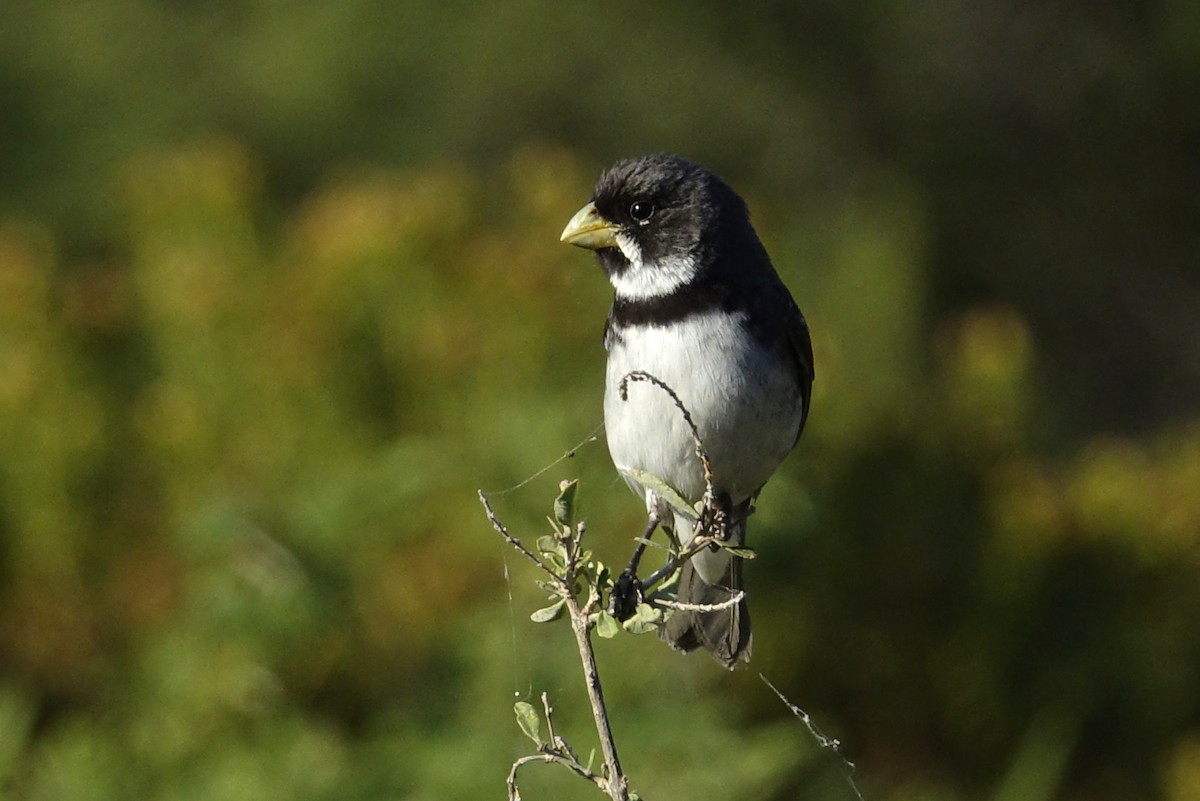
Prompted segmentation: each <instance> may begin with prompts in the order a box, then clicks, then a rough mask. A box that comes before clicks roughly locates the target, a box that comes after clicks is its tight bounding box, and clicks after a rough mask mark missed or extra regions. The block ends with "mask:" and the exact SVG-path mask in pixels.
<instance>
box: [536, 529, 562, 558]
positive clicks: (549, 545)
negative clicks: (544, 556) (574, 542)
mask: <svg viewBox="0 0 1200 801" xmlns="http://www.w3.org/2000/svg"><path fill="white" fill-rule="evenodd" d="M560 547H562V546H560V545H559V544H558V540H556V539H555V538H554V537H551V536H550V535H549V534H543V535H542V536H540V537H538V538H537V549H538V551H540V552H541V553H554V552H555V551H556V550H558V549H559V548H560Z"/></svg>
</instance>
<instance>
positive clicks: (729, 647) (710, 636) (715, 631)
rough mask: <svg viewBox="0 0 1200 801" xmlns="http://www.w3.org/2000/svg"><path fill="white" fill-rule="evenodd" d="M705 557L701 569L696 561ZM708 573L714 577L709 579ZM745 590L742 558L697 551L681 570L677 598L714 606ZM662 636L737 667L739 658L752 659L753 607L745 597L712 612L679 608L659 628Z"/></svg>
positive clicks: (724, 551) (727, 554)
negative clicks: (751, 610) (751, 612)
mask: <svg viewBox="0 0 1200 801" xmlns="http://www.w3.org/2000/svg"><path fill="white" fill-rule="evenodd" d="M700 559H703V560H704V564H703V565H702V567H701V568H700V569H699V570H698V569H697V566H696V564H695V563H696V561H697V560H700ZM701 573H704V574H705V575H707V576H708V578H709V579H710V580H705V577H704V576H702V575H701ZM741 589H742V560H741V558H740V557H737V556H734V555H733V554H731V553H729V551H727V550H724V549H720V550H717V551H716V552H711V551H705V552H702V553H698V554H696V556H695V557H693V558H692V559H691V560H689V561H688V562H687V563H686V564H684V566H683V567H682V568H681V569H680V573H679V584H678V585H677V588H676V599H677V600H678V601H680V602H682V603H687V604H703V605H706V606H712V605H716V604H721V603H724V602H726V601H728V600H729V599H730V598H732V597H733V595H734V594H735V593H736V592H737V591H738V590H741ZM659 637H660V638H662V640H663V641H664V642H666V643H668V644H669V645H671V647H673V648H678V649H679V650H681V651H684V652H688V651H694V650H696V649H697V648H704V649H705V650H706V651H708V652H709V653H710V654H712V655H713V658H714V659H716V660H717V661H718V662H720V663H721V664H722V665H724V666H725V667H727V668H729V669H730V670H733V666H734V665H736V664H737V661H738V660H739V659H741V660H744V661H746V662H749V661H750V645H751V641H750V608H749V606H748V605H747V603H746V599H745V597H743V598H742V599H741V600H740V601H738V602H737V603H736V604H733V605H732V606H729V607H726V608H724V609H718V610H716V611H710V612H700V611H692V610H682V609H679V610H675V612H674V613H673V614H672V615H671V617H670V619H669V620H667V622H666V623H665V624H664V625H663V627H662V628H661V629H659Z"/></svg>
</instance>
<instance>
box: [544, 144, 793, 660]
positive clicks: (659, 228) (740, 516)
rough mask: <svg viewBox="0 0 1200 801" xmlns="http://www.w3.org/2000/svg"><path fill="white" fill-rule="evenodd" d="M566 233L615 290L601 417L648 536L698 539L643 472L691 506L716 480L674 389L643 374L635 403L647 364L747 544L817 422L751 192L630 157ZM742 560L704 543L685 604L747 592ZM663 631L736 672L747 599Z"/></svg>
mask: <svg viewBox="0 0 1200 801" xmlns="http://www.w3.org/2000/svg"><path fill="white" fill-rule="evenodd" d="M562 241H563V242H567V243H570V244H572V245H578V246H579V247H583V248H588V249H590V250H594V251H595V252H596V256H597V259H598V261H599V263H600V267H601V268H602V269H603V270H604V273H605V275H606V276H607V277H608V280H609V281H610V282H611V283H612V285H613V288H614V290H615V294H614V299H613V305H612V308H611V310H610V311H609V314H608V321H607V324H606V325H605V329H604V346H605V348H606V349H607V351H608V367H607V378H606V383H605V394H604V424H605V429H606V432H607V438H608V448H609V452H610V454H611V455H612V459H613V463H614V464H615V465H616V467H617V469H618V471H619V472H621V474H622V475H623V476H624V477H625V480H626V482H627V483H628V484H629V486H630V487H631V488H632V489H633V491H634V492H635V493H637V494H638V495H640V496H642V497H643V498H644V500H645V502H646V510H647V513H648V516H649V525H648V527H647V531H648V532H649V533H652V532H653V530H654V527H655V526H656V525H657V524H662V525H664V526H666V527H669V528H671V529H672V530H673V531H674V532H675V533H676V534H677V536H679V537H681V538H682V539H684V540H685V541H686V539H687V538H688V537H690V536H691V533H692V525H693V523H692V521H691V520H690V519H688V518H687V517H686V516H684V515H682V514H680V513H679V512H678V511H676V510H675V509H674V508H673V507H672V506H671V505H670V504H668V503H667V502H666V501H664V500H663V498H661V497H659V496H660V494H662V493H661V490H660V492H655V491H654V490H653V489H649V488H647V486H646V482H644V481H639V479H638V478H637V477H638V476H643V477H644V476H645V474H650V475H652V476H654V477H656V478H657V479H661V480H662V481H663V482H665V483H666V484H668V485H669V486H670V487H671V488H672V489H674V490H675V491H676V492H677V493H678V494H679V495H681V496H682V497H683V498H684V499H686V500H687V501H688V502H689V503H695V502H699V501H700V500H701V499H702V497H703V495H704V492H705V481H704V474H703V470H702V468H701V465H700V462H699V460H698V459H697V456H696V451H695V446H694V442H693V438H692V434H691V431H690V429H689V427H688V425H687V423H686V422H685V420H684V419H683V416H682V414H681V412H680V410H679V409H678V407H677V406H676V404H675V402H674V401H673V400H672V399H671V398H670V396H669V395H668V394H667V393H666V392H664V391H663V390H662V389H661V388H660V387H657V386H654V385H653V384H652V383H648V382H638V383H628V384H627V385H626V387H625V389H626V394H625V396H624V397H622V392H621V389H622V384H623V383H624V379H625V377H626V376H627V375H629V374H630V373H632V372H635V371H642V372H645V373H648V374H650V375H651V376H653V377H655V378H656V379H658V380H659V381H661V382H662V383H663V384H665V385H667V386H668V387H670V388H671V389H672V390H673V391H674V392H675V393H676V395H678V397H679V400H680V401H681V402H682V404H683V405H684V406H685V407H686V408H687V409H688V411H689V412H690V414H691V416H692V418H693V420H694V422H695V424H696V428H697V430H698V432H699V435H700V439H701V441H702V443H703V445H704V448H705V450H706V451H707V454H708V456H709V460H710V462H711V464H712V470H713V479H714V480H713V488H714V490H715V494H716V496H717V497H718V498H720V499H721V500H722V503H723V505H724V506H725V507H726V512H727V515H728V519H729V520H730V521H731V522H730V524H729V526H728V529H727V535H726V537H727V541H728V542H730V543H731V544H734V545H743V544H744V543H745V536H746V518H747V516H748V515H749V513H750V504H751V502H752V501H753V500H754V499H755V498H756V497H757V496H758V493H759V491H760V490H762V488H763V485H764V484H765V483H766V482H767V479H769V478H770V477H771V475H772V474H773V473H774V472H775V470H776V469H777V468H778V467H779V465H780V463H781V462H782V461H783V459H784V457H786V456H787V455H788V453H789V452H790V451H791V450H792V448H793V447H794V446H795V444H796V441H797V440H798V439H799V437H800V432H801V430H802V429H803V428H804V422H805V419H806V418H807V416H808V407H809V399H810V396H811V389H812V381H813V357H812V345H811V344H810V341H809V335H808V326H807V324H806V323H805V321H804V317H803V316H802V315H801V313H800V310H799V308H797V306H796V303H795V301H794V300H792V296H791V294H790V293H789V292H788V290H787V288H786V287H785V286H784V285H783V282H782V281H780V279H779V276H778V275H777V274H776V272H775V269H774V267H772V265H771V260H770V258H769V257H768V256H767V252H766V250H765V249H764V248H763V246H762V243H761V242H760V241H759V239H758V235H757V234H756V233H755V231H754V228H753V227H752V226H751V224H750V217H749V212H748V211H747V208H746V204H745V202H744V201H743V200H742V199H741V197H739V196H738V195H737V193H736V192H734V191H733V190H732V189H730V188H729V186H728V185H727V184H725V182H723V181H722V180H721V179H720V178H718V177H717V176H715V175H713V174H712V173H711V172H709V171H708V170H706V169H704V168H703V167H701V166H699V165H697V164H694V163H692V162H690V161H687V160H685V159H682V158H679V157H678V156H673V155H668V154H656V155H651V156H644V157H641V158H635V159H629V160H626V161H621V162H619V163H617V164H616V165H614V166H613V167H611V168H610V169H609V170H608V171H606V172H605V173H604V174H603V175H601V176H600V180H599V181H598V182H597V183H596V187H595V189H594V190H593V192H592V197H591V200H590V202H588V204H587V205H585V206H584V207H583V208H582V209H580V210H579V212H578V213H576V214H575V216H574V217H572V218H571V221H570V222H569V223H567V227H566V229H565V230H564V231H563V233H562ZM651 483H653V482H651ZM649 533H648V534H647V536H649ZM741 561H742V560H741V558H739V557H737V556H734V555H733V554H732V553H730V551H729V550H727V549H725V548H710V549H708V550H705V551H702V552H700V553H699V554H697V555H696V556H695V557H694V558H693V559H692V560H691V561H690V562H688V563H686V564H685V565H684V567H683V569H682V572H681V574H680V579H679V583H678V587H677V593H678V600H680V601H683V602H686V603H691V604H706V605H713V604H719V603H721V602H723V601H726V600H729V599H730V598H731V597H732V593H733V592H735V591H737V590H740V589H741V588H742V567H741ZM635 565H636V560H635ZM660 635H661V636H662V638H663V639H664V640H666V641H667V642H669V643H670V644H671V645H672V646H674V647H676V648H679V649H682V650H683V651H691V650H694V649H696V648H700V647H703V648H705V649H706V650H708V651H709V652H710V653H711V654H712V655H713V656H714V657H715V658H716V659H717V661H718V662H720V663H721V664H723V665H725V666H726V667H728V668H732V667H733V666H734V665H735V664H736V663H737V661H738V660H739V659H743V660H749V658H750V646H751V639H750V617H749V612H748V609H747V606H746V602H745V599H744V598H743V600H742V601H741V602H740V603H738V604H736V605H731V606H727V607H726V608H724V609H721V610H719V611H682V612H676V613H675V614H674V615H672V616H671V618H670V619H669V620H668V621H667V622H666V624H665V625H664V627H663V628H662V629H661V630H660Z"/></svg>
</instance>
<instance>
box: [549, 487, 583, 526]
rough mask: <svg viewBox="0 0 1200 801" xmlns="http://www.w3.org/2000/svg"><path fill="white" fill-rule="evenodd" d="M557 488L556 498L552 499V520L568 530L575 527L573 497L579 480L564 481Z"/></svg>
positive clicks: (577, 488)
mask: <svg viewBox="0 0 1200 801" xmlns="http://www.w3.org/2000/svg"><path fill="white" fill-rule="evenodd" d="M558 488H559V493H558V497H557V498H555V499H554V519H555V520H557V521H558V523H559V525H561V526H566V527H568V528H570V527H571V526H573V525H575V495H576V493H577V492H578V490H579V479H575V480H573V481H564V482H562V483H561V484H559V485H558Z"/></svg>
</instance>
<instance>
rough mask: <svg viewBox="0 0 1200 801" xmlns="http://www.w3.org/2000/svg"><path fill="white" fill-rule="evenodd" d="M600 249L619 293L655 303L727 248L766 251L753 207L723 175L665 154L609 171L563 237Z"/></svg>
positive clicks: (624, 163)
mask: <svg viewBox="0 0 1200 801" xmlns="http://www.w3.org/2000/svg"><path fill="white" fill-rule="evenodd" d="M562 239H563V241H564V242H570V243H571V244H574V245H579V246H580V247H586V248H590V249H592V250H595V251H596V253H597V255H598V257H599V259H600V264H601V266H602V267H603V268H604V270H605V272H606V273H607V274H608V276H609V279H610V280H611V281H612V283H613V285H614V286H615V287H616V288H617V292H618V294H619V295H620V294H625V295H628V296H653V295H659V294H665V293H667V292H670V291H672V290H674V289H676V288H678V287H679V286H681V285H683V284H686V283H689V282H690V281H691V280H692V279H694V278H696V277H697V276H698V275H700V274H702V273H704V272H706V271H707V270H709V269H711V268H713V267H714V266H715V265H716V264H718V263H719V261H720V257H721V252H722V250H723V249H724V248H727V247H743V248H744V247H751V248H753V249H754V250H756V251H757V250H759V249H761V245H759V243H758V238H757V236H755V234H754V231H753V229H752V228H751V227H750V222H749V217H748V215H747V211H746V204H745V203H744V202H743V201H742V199H741V198H740V197H738V195H737V193H735V192H734V191H733V190H732V189H730V188H729V186H727V185H726V184H725V182H724V181H722V180H721V179H720V178H718V177H717V176H715V175H713V174H712V173H711V172H709V171H708V170H706V169H704V168H703V167H701V166H699V165H698V164H694V163H692V162H690V161H687V160H686V159H682V158H680V157H678V156H673V155H670V154H666V153H659V154H654V155H651V156H643V157H641V158H635V159H628V160H625V161H620V162H618V163H617V164H615V165H613V166H612V167H611V168H609V169H608V170H607V171H605V173H604V174H603V175H601V176H600V180H599V181H597V182H596V188H595V189H594V190H593V192H592V198H591V202H590V203H588V205H586V206H584V207H583V208H582V209H580V211H579V213H577V214H576V215H575V217H573V218H572V219H571V222H570V223H568V225H567V228H566V230H565V231H563V236H562Z"/></svg>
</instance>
